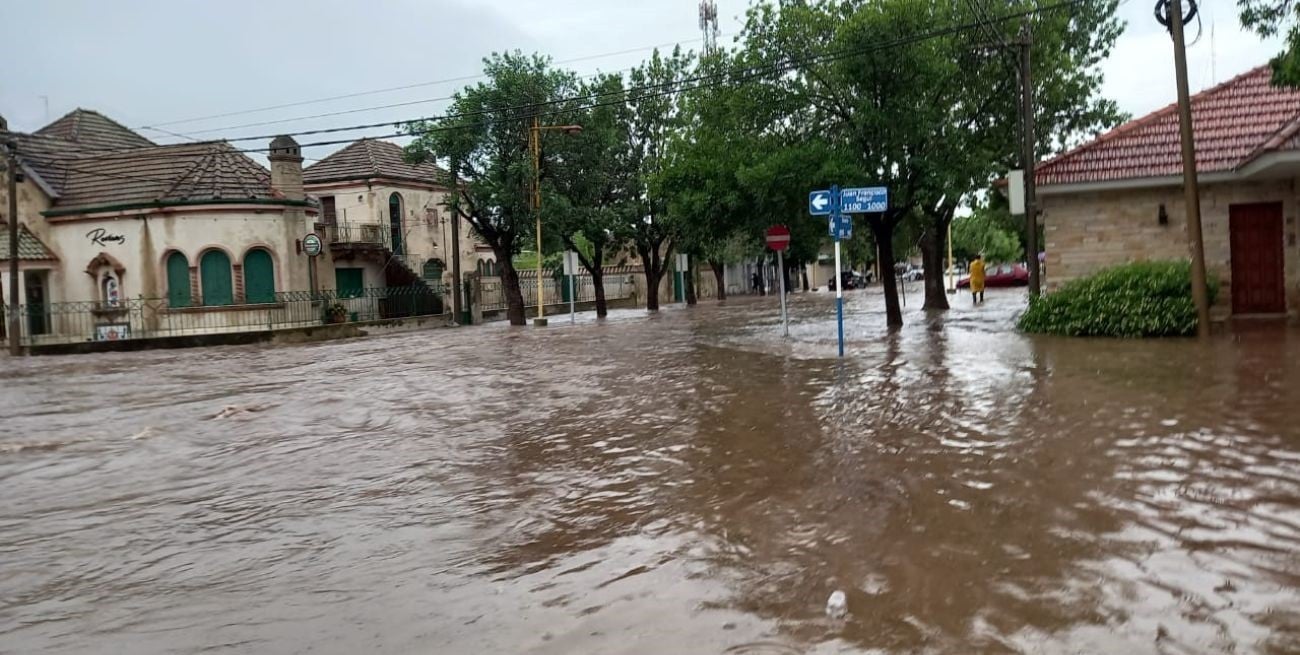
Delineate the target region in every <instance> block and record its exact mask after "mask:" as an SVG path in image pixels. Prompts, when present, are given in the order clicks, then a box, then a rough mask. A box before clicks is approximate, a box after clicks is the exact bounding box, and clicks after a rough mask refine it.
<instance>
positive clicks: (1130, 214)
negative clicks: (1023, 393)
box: [1041, 178, 1300, 314]
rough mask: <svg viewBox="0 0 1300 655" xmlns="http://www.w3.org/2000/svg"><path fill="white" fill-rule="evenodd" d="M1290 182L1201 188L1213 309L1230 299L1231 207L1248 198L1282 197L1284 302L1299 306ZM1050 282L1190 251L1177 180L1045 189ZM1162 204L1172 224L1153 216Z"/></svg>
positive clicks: (1299, 258)
mask: <svg viewBox="0 0 1300 655" xmlns="http://www.w3.org/2000/svg"><path fill="white" fill-rule="evenodd" d="M1296 188H1297V187H1296V184H1295V181H1294V180H1292V179H1290V178H1287V179H1282V180H1273V181H1264V182H1251V183H1233V184H1210V185H1204V186H1202V188H1201V228H1202V232H1203V234H1204V238H1205V264H1206V267H1207V268H1208V270H1209V271H1210V272H1211V273H1212V274H1213V275H1216V276H1217V277H1218V278H1219V280H1220V282H1221V283H1222V286H1221V289H1220V292H1219V298H1218V302H1217V303H1216V307H1215V309H1216V312H1218V313H1220V314H1222V313H1224V312H1226V311H1227V310H1228V308H1229V307H1230V306H1231V299H1232V295H1231V294H1232V289H1231V284H1232V261H1231V255H1230V243H1229V234H1228V207H1229V206H1230V205H1232V204H1240V203H1252V202H1278V201H1280V202H1282V220H1283V228H1282V229H1283V240H1284V244H1283V245H1284V248H1285V252H1286V260H1285V276H1286V285H1287V307H1288V309H1289V310H1290V311H1297V310H1300V246H1298V245H1297V230H1298V228H1297V223H1296V212H1297V199H1298V198H1297V192H1296ZM1041 204H1042V207H1043V224H1044V232H1045V234H1046V239H1045V249H1046V251H1047V288H1048V290H1049V291H1050V290H1052V289H1055V288H1057V287H1059V286H1060V285H1061V284H1062V283H1064V282H1067V281H1069V280H1072V279H1075V278H1078V277H1081V276H1084V275H1089V274H1092V273H1095V272H1096V271H1098V270H1100V269H1102V268H1106V267H1108V266H1114V265H1116V264H1123V263H1127V262H1132V261H1144V260H1156V259H1180V258H1187V257H1188V256H1189V253H1190V250H1189V246H1188V242H1187V220H1186V211H1185V205H1184V203H1183V192H1182V188H1181V187H1163V188H1158V189H1136V190H1121V191H1109V192H1089V193H1074V194H1061V195H1055V194H1044V195H1043V196H1042V200H1041ZM1161 204H1164V206H1165V211H1166V213H1167V214H1168V215H1169V223H1168V224H1167V225H1160V224H1159V221H1158V216H1159V210H1160V205H1161Z"/></svg>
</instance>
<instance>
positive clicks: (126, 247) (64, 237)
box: [42, 207, 309, 302]
mask: <svg viewBox="0 0 1300 655" xmlns="http://www.w3.org/2000/svg"><path fill="white" fill-rule="evenodd" d="M42 222H43V223H44V224H45V225H44V227H45V229H44V230H43V231H44V232H45V234H44V239H45V242H46V244H47V245H49V247H50V248H51V249H52V250H54V251H55V252H56V253H58V255H59V259H60V261H59V263H58V265H57V274H58V280H59V283H58V284H51V285H50V286H51V294H50V295H51V297H50V298H49V300H50V301H51V302H66V301H86V300H100V298H99V295H100V292H99V287H98V284H99V282H98V280H96V278H95V277H92V275H91V274H89V273H87V272H86V268H87V266H88V265H90V263H91V261H92V260H94V259H95V258H96V257H98V256H99V255H100V254H101V253H104V254H107V255H108V256H110V257H112V258H113V259H115V260H116V261H117V262H119V263H120V264H121V265H122V267H123V268H124V269H125V270H124V272H123V273H122V275H121V279H120V284H121V292H122V296H123V297H129V298H134V297H138V296H144V297H147V298H161V297H165V296H166V295H167V270H166V265H165V260H166V258H167V257H168V256H170V254H171V253H172V252H174V251H179V252H181V253H183V254H184V255H185V256H186V258H187V259H188V260H189V264H190V272H191V278H192V279H197V278H196V271H197V269H198V267H199V259H200V257H201V255H202V254H203V253H204V252H206V251H207V250H209V249H212V248H216V249H220V250H222V251H224V252H225V253H226V255H227V256H228V257H229V258H230V263H231V268H232V284H233V286H234V291H235V298H236V301H237V302H238V299H239V297H240V295H241V294H242V285H241V284H240V281H241V279H242V278H241V276H240V274H239V272H238V270H237V269H242V265H243V259H244V255H245V254H246V253H247V252H248V251H249V250H250V249H252V248H257V247H260V248H263V249H265V250H267V251H268V252H270V254H271V261H272V263H273V268H274V276H275V288H276V290H277V291H291V290H292V291H301V290H307V289H308V288H309V282H308V279H307V257H306V256H304V255H301V254H299V253H298V252H297V245H296V244H297V239H299V238H301V236H302V235H303V234H305V233H306V230H307V225H306V223H307V219H306V214H305V213H304V212H302V211H301V210H299V209H289V210H285V209H282V208H276V207H268V208H267V209H266V210H261V211H256V212H255V211H253V210H248V209H229V210H221V209H217V210H213V211H197V210H186V211H180V210H177V211H166V212H154V213H140V214H134V215H132V214H119V215H105V216H102V217H98V218H91V219H82V218H77V219H74V220H68V219H59V218H53V219H49V220H43V221H42Z"/></svg>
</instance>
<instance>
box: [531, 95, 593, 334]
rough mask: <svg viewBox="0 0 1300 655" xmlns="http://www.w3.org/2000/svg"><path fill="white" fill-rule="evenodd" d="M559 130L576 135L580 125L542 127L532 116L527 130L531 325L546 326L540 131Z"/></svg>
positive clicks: (580, 129)
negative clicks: (533, 224) (533, 266)
mask: <svg viewBox="0 0 1300 655" xmlns="http://www.w3.org/2000/svg"><path fill="white" fill-rule="evenodd" d="M543 130H559V131H561V132H564V133H565V134H578V133H579V132H581V131H582V126H581V125H542V124H541V119H540V118H538V117H536V116H534V117H533V126H532V127H530V128H529V129H528V147H529V148H530V149H531V150H532V151H533V215H534V216H535V217H536V218H537V318H535V319H533V325H535V326H537V327H543V326H545V325H546V293H545V291H544V290H543V288H542V131H543Z"/></svg>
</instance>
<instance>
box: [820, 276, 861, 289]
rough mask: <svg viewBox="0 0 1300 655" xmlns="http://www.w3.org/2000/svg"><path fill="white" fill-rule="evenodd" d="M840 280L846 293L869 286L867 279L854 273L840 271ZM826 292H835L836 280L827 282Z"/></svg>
mask: <svg viewBox="0 0 1300 655" xmlns="http://www.w3.org/2000/svg"><path fill="white" fill-rule="evenodd" d="M840 280H841V281H843V282H844V290H845V291H848V290H849V289H865V288H866V286H867V281H866V279H865V278H863V277H862V276H861V275H858V274H857V273H854V272H853V271H840ZM826 290H827V291H834V290H835V280H827V281H826Z"/></svg>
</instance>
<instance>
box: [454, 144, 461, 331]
mask: <svg viewBox="0 0 1300 655" xmlns="http://www.w3.org/2000/svg"><path fill="white" fill-rule="evenodd" d="M451 192H452V193H454V194H456V202H455V203H454V206H453V207H452V209H451V320H452V322H454V323H457V324H459V323H460V322H461V316H460V312H461V303H462V302H463V299H462V298H461V293H463V291H462V289H461V283H460V184H459V183H458V182H457V181H456V167H455V166H452V172H451Z"/></svg>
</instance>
